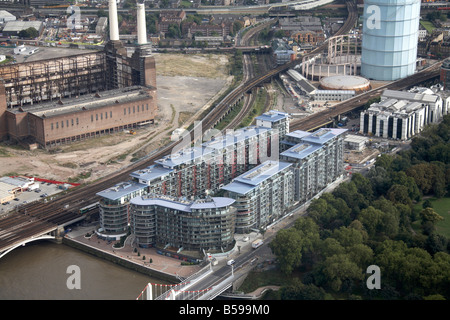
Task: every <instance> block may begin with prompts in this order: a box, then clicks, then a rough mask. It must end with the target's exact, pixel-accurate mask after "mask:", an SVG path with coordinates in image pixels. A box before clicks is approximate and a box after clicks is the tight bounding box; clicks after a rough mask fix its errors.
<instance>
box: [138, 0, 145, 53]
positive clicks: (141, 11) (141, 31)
mask: <svg viewBox="0 0 450 320" xmlns="http://www.w3.org/2000/svg"><path fill="white" fill-rule="evenodd" d="M137 41H138V44H139V45H142V44H147V26H146V23H145V5H144V3H140V2H138V3H137Z"/></svg>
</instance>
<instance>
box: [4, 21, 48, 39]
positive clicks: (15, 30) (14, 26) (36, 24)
mask: <svg viewBox="0 0 450 320" xmlns="http://www.w3.org/2000/svg"><path fill="white" fill-rule="evenodd" d="M28 28H35V29H36V31H37V32H38V33H39V35H41V34H42V32H43V31H44V23H43V22H42V21H24V20H7V21H6V23H5V27H4V28H3V31H2V34H3V36H7V37H10V36H18V35H19V33H20V31H22V30H26V29H28Z"/></svg>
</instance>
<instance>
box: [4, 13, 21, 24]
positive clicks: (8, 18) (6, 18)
mask: <svg viewBox="0 0 450 320" xmlns="http://www.w3.org/2000/svg"><path fill="white" fill-rule="evenodd" d="M16 19H17V18H16V16H15V15H13V14H12V13H10V12H8V11H6V10H0V24H3V23H6V22H8V21H15V20H16Z"/></svg>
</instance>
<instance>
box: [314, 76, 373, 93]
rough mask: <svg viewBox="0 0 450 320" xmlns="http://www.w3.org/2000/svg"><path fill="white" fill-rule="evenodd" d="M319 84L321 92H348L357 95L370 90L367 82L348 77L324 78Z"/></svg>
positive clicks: (360, 78)
mask: <svg viewBox="0 0 450 320" xmlns="http://www.w3.org/2000/svg"><path fill="white" fill-rule="evenodd" d="M319 83H320V84H319V86H320V88H321V89H322V90H346V91H347V90H350V91H355V92H356V93H357V94H359V93H362V92H365V91H367V90H369V89H370V81H369V80H367V79H364V78H363V77H358V76H350V75H337V76H330V77H324V78H322V79H320V82H319Z"/></svg>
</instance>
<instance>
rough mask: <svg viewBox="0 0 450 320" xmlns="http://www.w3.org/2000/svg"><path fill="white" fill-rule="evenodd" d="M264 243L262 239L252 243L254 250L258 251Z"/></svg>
mask: <svg viewBox="0 0 450 320" xmlns="http://www.w3.org/2000/svg"><path fill="white" fill-rule="evenodd" d="M263 243H264V241H262V240H261V239H258V240H255V241H253V242H252V248H253V249H256V248H258V247H260V246H262V244H263Z"/></svg>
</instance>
